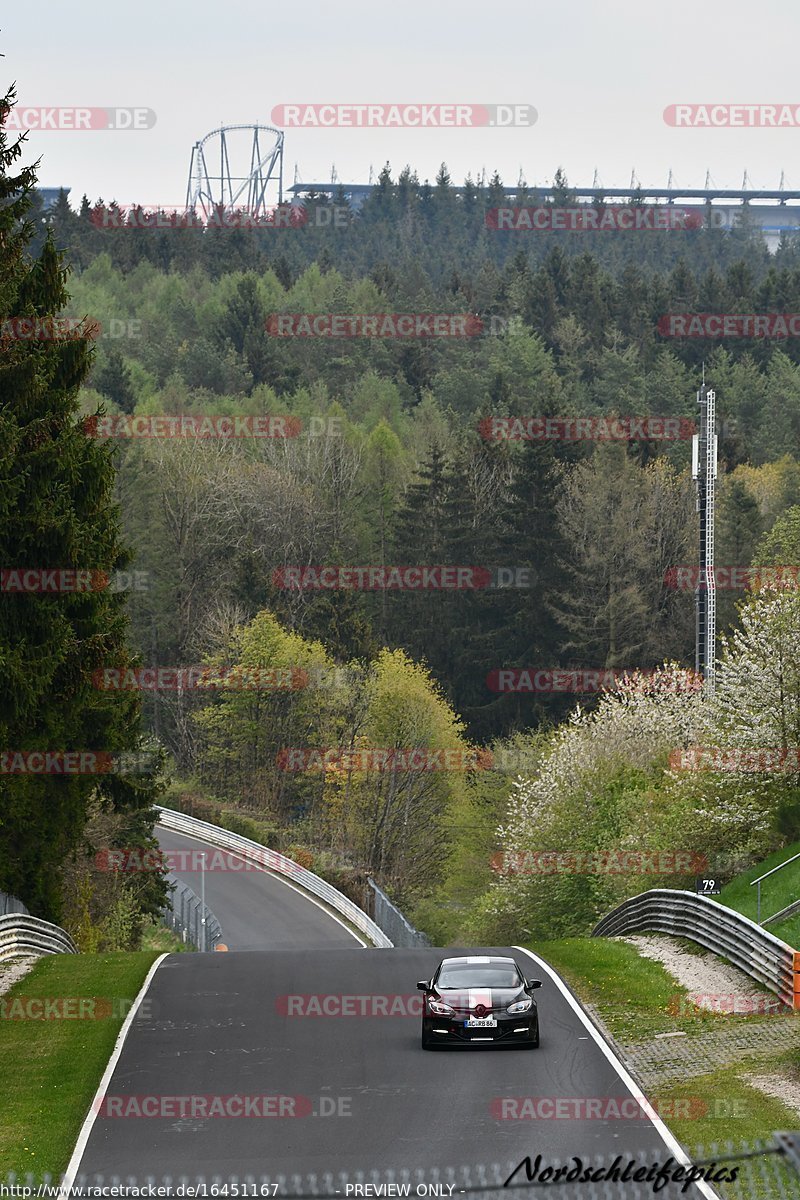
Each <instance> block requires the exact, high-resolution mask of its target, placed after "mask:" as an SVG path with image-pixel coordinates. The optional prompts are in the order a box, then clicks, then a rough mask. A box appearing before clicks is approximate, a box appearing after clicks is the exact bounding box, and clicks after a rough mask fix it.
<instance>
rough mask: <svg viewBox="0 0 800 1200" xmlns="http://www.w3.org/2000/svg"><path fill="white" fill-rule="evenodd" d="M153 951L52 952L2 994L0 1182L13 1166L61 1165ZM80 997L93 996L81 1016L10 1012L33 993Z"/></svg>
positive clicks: (38, 1171)
mask: <svg viewBox="0 0 800 1200" xmlns="http://www.w3.org/2000/svg"><path fill="white" fill-rule="evenodd" d="M156 957H157V955H156V954H155V953H154V952H140V953H135V954H127V953H115V954H75V955H73V954H52V955H48V956H47V957H46V958H42V959H40V960H39V962H38V963H37V964H36V966H35V967H34V968H33V970H32V971H31V972H30V973H29V974H28V975H26V976H25V978H24V979H21V980H20V981H19V983H17V984H15V985H14V987H12V988H11V989H10V990H9V991H8V992H6V993H4V995H3V997H2V1002H3V1007H2V1013H3V1017H4V1019H2V1020H0V1079H3V1080H5V1081H7V1085H8V1086H6V1087H4V1088H3V1092H4V1095H3V1119H2V1122H0V1180H5V1177H6V1175H7V1174H8V1173H9V1172H11V1171H13V1172H15V1173H17V1175H24V1174H26V1173H27V1172H31V1173H33V1174H34V1175H35V1176H37V1177H41V1176H42V1175H44V1174H46V1173H50V1174H51V1175H53V1176H58V1175H60V1174H61V1173H62V1172H63V1171H64V1169H65V1168H66V1166H67V1163H68V1162H69V1159H70V1155H71V1154H72V1150H73V1148H74V1145H75V1142H76V1140H77V1137H78V1133H79V1131H80V1127H81V1125H82V1123H83V1120H84V1117H85V1116H86V1113H87V1112H88V1109H89V1105H90V1104H91V1102H92V1098H93V1096H94V1094H95V1091H96V1090H97V1085H98V1083H99V1082H100V1079H101V1077H102V1074H103V1071H104V1070H105V1068H106V1065H107V1063H108V1060H109V1057H110V1055H111V1051H112V1049H113V1047H114V1042H115V1041H116V1038H117V1034H118V1033H119V1031H120V1028H121V1026H122V1022H123V1020H124V1018H125V1015H126V1013H127V1012H128V1011H129V1009H130V1007H131V1004H132V1003H133V1001H134V999H135V998H136V996H137V994H138V992H139V990H140V988H141V986H142V983H143V982H144V979H145V976H146V975H147V972H148V970H149V969H150V967H151V965H152V964H153V962H154V961H155V959H156ZM77 997H79V998H82V999H85V1000H93V1001H94V1003H93V1004H86V1005H84V1006H83V1012H84V1014H85V1015H84V1017H83V1019H80V1018H79V1019H74V1018H70V1017H61V1018H58V1017H54V1018H53V1019H49V1020H47V1019H30V1018H24V1017H22V1018H19V1017H18V1018H17V1019H15V1017H14V1014H15V1012H16V1013H18V1014H21V1013H24V1012H29V1011H30V1009H29V1007H28V1005H27V1001H28V1000H30V999H32V998H36V999H41V1000H45V1001H46V1000H54V999H56V998H57V999H59V1000H62V1001H66V1000H70V1001H72V1000H73V998H77ZM15 1000H17V1001H19V1002H20V1003H19V1004H17V1005H16V1006H14V1001H15ZM61 1011H62V1012H69V1011H71V1010H70V1009H66V1010H65V1009H63V1008H62V1010H61ZM106 1012H108V1013H109V1015H104V1014H105V1013H106ZM92 1014H94V1015H92ZM12 1080H13V1086H11V1081H12Z"/></svg>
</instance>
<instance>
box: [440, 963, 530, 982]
mask: <svg viewBox="0 0 800 1200" xmlns="http://www.w3.org/2000/svg"><path fill="white" fill-rule="evenodd" d="M521 983H522V978H521V976H520V973H519V971H518V970H517V968H516V967H515V966H514V964H513V963H486V964H485V965H482V966H476V965H475V964H474V963H463V964H461V965H454V966H449V967H442V971H441V974H440V975H439V978H438V979H437V981H436V986H437V987H439V988H480V987H490V988H491V987H497V988H510V987H519V986H520V985H521Z"/></svg>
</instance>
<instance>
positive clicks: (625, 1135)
mask: <svg viewBox="0 0 800 1200" xmlns="http://www.w3.org/2000/svg"><path fill="white" fill-rule="evenodd" d="M179 841H180V842H181V843H183V842H186V843H188V842H189V841H191V839H179V838H178V835H175V834H172V833H169V834H167V835H165V837H164V844H165V845H169V846H172V845H177V844H178V842H179ZM193 844H194V845H195V846H196V843H193ZM186 878H187V880H188V881H189V882H192V880H191V878H190V877H189V876H188V875H187V876H186ZM281 889H283V890H281ZM206 896H207V900H208V903H209V904H210V905H211V907H212V908H214V910H215V912H216V914H217V916H218V918H219V920H220V922H221V924H222V926H223V936H224V937H225V940H226V942H227V944H228V945H229V946H230V947H231V950H230V952H229V953H227V954H225V953H210V954H205V955H202V954H178V955H171V956H170V957H168V958H167V959H165V960H164V962H163V963H162V964H161V966H160V967H159V969H158V970H157V971H156V973H155V975H154V977H153V981H152V983H151V985H150V989H149V991H148V994H147V1001H148V1003H147V1004H146V1005H145V1006H144V1009H143V1012H142V1014H141V1015H140V1016H138V1017H137V1018H136V1019H135V1020H134V1022H133V1024H132V1026H131V1029H130V1032H129V1034H128V1037H127V1040H126V1041H125V1044H124V1047H123V1049H122V1053H121V1056H120V1058H119V1061H118V1063H117V1065H116V1069H115V1071H114V1074H113V1076H112V1078H111V1080H110V1083H109V1086H108V1089H107V1092H106V1100H105V1104H104V1107H103V1110H102V1111H101V1113H100V1114H99V1115H98V1117H97V1119H96V1121H95V1123H94V1125H93V1127H92V1129H91V1133H90V1135H89V1139H88V1143H87V1144H86V1148H85V1151H84V1153H83V1156H82V1160H81V1162H80V1165H79V1172H80V1175H81V1176H82V1177H84V1178H87V1177H88V1181H91V1180H92V1177H94V1176H97V1175H102V1176H103V1177H104V1178H105V1180H106V1182H108V1180H109V1178H110V1177H112V1176H117V1177H120V1179H121V1181H122V1182H123V1183H124V1182H125V1181H126V1179H127V1178H129V1177H136V1178H137V1179H138V1180H140V1181H143V1180H144V1179H145V1178H147V1177H155V1179H156V1180H158V1181H159V1182H160V1181H161V1180H162V1179H163V1178H164V1177H165V1176H168V1177H171V1179H172V1180H173V1181H175V1182H176V1181H177V1180H178V1179H179V1178H180V1177H181V1176H187V1177H189V1178H190V1179H194V1178H196V1177H198V1176H204V1177H205V1178H206V1179H207V1180H211V1178H212V1177H213V1176H221V1177H223V1178H224V1179H227V1178H229V1177H231V1176H235V1177H238V1179H239V1180H242V1179H243V1177H246V1176H248V1175H251V1176H254V1177H255V1178H256V1179H258V1178H259V1177H260V1176H269V1177H271V1178H273V1179H274V1178H275V1177H276V1176H277V1175H282V1174H283V1175H292V1174H302V1175H304V1176H305V1175H307V1174H309V1173H311V1172H316V1173H317V1174H319V1173H321V1172H332V1173H333V1174H334V1176H335V1175H336V1174H337V1173H338V1172H348V1173H350V1178H351V1179H352V1178H353V1174H352V1173H353V1172H356V1171H369V1170H372V1169H376V1170H378V1171H380V1172H385V1171H386V1170H388V1169H394V1170H402V1169H408V1170H412V1171H414V1170H416V1169H420V1168H421V1169H425V1170H427V1169H430V1168H434V1167H459V1166H461V1165H463V1164H468V1165H473V1166H474V1165H475V1164H478V1163H487V1164H488V1163H493V1162H500V1163H503V1164H506V1163H509V1162H513V1163H517V1162H519V1161H520V1160H521V1159H522V1158H523V1157H524V1156H525V1155H527V1154H530V1155H531V1156H532V1157H534V1156H535V1155H536V1154H541V1155H542V1156H543V1158H544V1160H545V1162H547V1163H550V1164H554V1165H557V1164H559V1163H563V1162H567V1161H568V1160H569V1159H570V1158H571V1157H572V1156H574V1155H580V1156H582V1157H583V1159H584V1161H585V1162H588V1161H590V1160H591V1159H592V1158H594V1157H595V1156H599V1155H605V1156H613V1155H615V1154H621V1155H622V1156H623V1157H624V1158H628V1157H635V1158H636V1159H637V1160H638V1161H637V1164H636V1165H637V1166H641V1165H649V1164H651V1163H653V1162H656V1161H660V1162H664V1161H666V1159H667V1158H668V1156H669V1153H670V1150H669V1148H668V1147H667V1146H665V1143H664V1141H663V1139H662V1137H661V1135H660V1134H659V1131H658V1129H657V1128H656V1127H655V1125H654V1124H653V1123H652V1122H651V1121H650V1120H648V1119H647V1118H646V1117H644V1118H643V1117H642V1116H641V1115H636V1116H635V1117H631V1116H630V1115H626V1116H623V1117H618V1118H615V1119H608V1118H605V1119H603V1118H597V1117H595V1118H593V1117H592V1116H591V1115H587V1114H586V1112H585V1111H582V1112H579V1113H578V1114H577V1115H575V1116H573V1117H572V1119H564V1118H563V1117H562V1118H561V1119H556V1118H552V1119H542V1117H539V1119H535V1120H531V1119H526V1120H519V1119H516V1120H515V1119H503V1118H502V1115H501V1114H502V1113H503V1111H504V1109H503V1100H504V1099H506V1100H507V1099H508V1098H512V1099H513V1098H521V1097H538V1098H540V1100H541V1098H545V1099H546V1100H548V1101H549V1100H552V1099H554V1098H562V1099H568V1100H572V1101H579V1100H583V1101H586V1099H587V1098H593V1099H595V1100H598V1101H602V1100H603V1098H614V1099H617V1100H619V1101H620V1102H622V1101H623V1100H628V1101H630V1099H631V1093H630V1092H629V1090H628V1088H627V1087H626V1085H625V1083H624V1082H623V1081H622V1080H621V1079H620V1077H619V1076H618V1074H617V1071H616V1070H615V1067H614V1065H613V1063H612V1062H611V1061H609V1059H608V1058H607V1057H606V1055H605V1054H604V1053H603V1050H602V1049H601V1047H600V1046H599V1045H598V1044H597V1042H596V1041H595V1040H594V1039H593V1038H592V1037H591V1036H590V1033H589V1030H588V1029H587V1028H586V1025H585V1024H584V1023H583V1021H582V1020H581V1018H580V1016H579V1015H578V1013H577V1012H576V1011H575V1008H574V1007H573V1005H572V1004H571V1003H570V1002H569V1001H568V999H567V998H566V997H565V995H564V994H563V993H562V991H561V990H560V989H559V988H558V986H557V984H556V983H555V982H554V981H553V980H552V978H551V977H550V976H549V975H548V974H547V973H546V972H544V971H543V970H542V969H541V968H537V966H536V964H535V962H533V961H532V960H531V959H530V958H527V957H526V956H525V955H524V954H521V953H519V952H515V951H513V950H510V951H509V950H506V951H505V952H506V953H517V955H518V957H519V959H520V962H521V965H523V969H524V970H525V971H526V973H527V974H528V975H529V976H534V977H539V978H542V979H544V981H545V982H544V986H543V987H542V988H541V989H540V991H539V992H538V993H537V996H538V998H539V999H538V1002H539V1011H540V1023H541V1029H542V1042H541V1046H540V1048H539V1049H536V1050H529V1049H516V1048H509V1049H497V1050H496V1049H492V1048H486V1049H484V1048H477V1047H472V1048H470V1049H467V1050H461V1049H456V1050H444V1051H436V1052H428V1053H426V1052H424V1051H423V1050H421V1048H420V1044H419V1017H418V1015H416V1014H417V1013H418V1005H419V999H418V996H419V994H418V993H417V992H416V990H415V985H416V981H417V980H418V979H422V978H427V977H429V976H430V974H431V973H432V970H433V968H434V966H435V965H436V963H437V961H438V959H439V958H440V957H441V951H439V950H435V949H431V950H427V949H422V950H419V949H417V950H402V949H393V950H373V949H363V948H360V947H359V946H358V945H357V944H356V942H355V940H354V939H353V938H352V937H351V935H349V934H348V933H346V932H345V930H343V929H342V928H341V926H339V925H337V924H336V923H335V922H334V921H332V920H331V919H330V918H329V917H328V916H327V915H326V914H325V913H324V912H323V911H321V910H320V909H318V908H316V907H315V906H313V905H311V904H309V903H308V902H307V901H306V900H304V899H303V898H302V897H301V896H299V895H298V894H297V893H295V892H293V891H291V890H290V889H288V888H286V887H285V885H284V884H282V883H281V882H280V881H279V880H276V879H274V878H272V877H270V876H268V875H261V873H259V872H252V871H249V872H243V873H241V874H236V873H228V872H221V873H219V874H218V875H217V876H216V877H215V876H214V875H212V874H211V873H208V874H207V886H206ZM304 905H305V908H304V907H303V906H304ZM273 909H274V911H273ZM248 923H249V928H248ZM246 945H258V946H262V947H265V948H263V949H258V950H252V951H243V950H242V951H238V952H237V947H239V946H246ZM289 947H291V948H289ZM471 951H472V952H473V953H474V952H476V951H475V950H474V948H471ZM454 952H457V951H454ZM309 997H313V998H314V999H311V1000H309ZM325 997H329V998H332V999H329V1000H327V1001H326V1000H325V999H324V998H325ZM342 997H355V999H354V1000H352V1001H349V1002H348V1003H349V1005H350V1008H351V1010H352V1012H353V1015H314V1013H315V1012H316V1013H318V1014H319V1013H320V1012H324V1007H323V1006H327V1008H328V1011H331V1009H333V1010H336V1011H337V1012H338V1011H339V1009H340V1008H341V1007H342V999H341V998H342ZM370 997H380V998H383V997H390V999H389V1000H386V1001H383V1000H380V1001H377V1002H376V1001H375V1000H373V999H370ZM391 997H397V998H398V999H395V1000H392V999H391ZM382 1005H385V1006H386V1011H387V1015H373V1014H374V1013H376V1012H377V1013H380V1008H381V1006H382ZM392 1006H394V1008H395V1009H396V1011H397V1014H398V1015H390V1014H391V1009H392ZM345 1007H347V1005H345ZM363 1009H366V1012H363V1011H362V1010H363ZM211 1096H215V1097H232V1096H238V1097H254V1096H259V1097H264V1096H268V1097H276V1098H277V1097H284V1099H283V1100H282V1101H281V1100H278V1099H275V1100H274V1101H270V1102H269V1103H270V1105H271V1106H272V1107H271V1110H270V1111H272V1112H274V1113H275V1115H270V1116H242V1117H240V1118H239V1119H236V1118H235V1117H233V1116H227V1117H223V1116H220V1117H216V1116H208V1115H206V1116H202V1115H201V1116H197V1115H195V1116H192V1115H190V1114H189V1113H188V1112H186V1113H184V1115H183V1116H181V1113H180V1112H178V1111H173V1112H172V1113H171V1114H170V1115H159V1116H144V1115H143V1116H135V1115H128V1116H123V1115H110V1114H111V1113H114V1112H116V1113H121V1112H122V1111H123V1108H128V1109H129V1112H130V1108H129V1099H128V1098H130V1097H136V1098H138V1099H137V1101H135V1102H134V1109H133V1111H134V1112H135V1111H136V1107H137V1106H141V1101H142V1098H144V1097H211ZM151 1103H152V1102H151ZM159 1103H160V1102H159ZM505 1111H506V1112H508V1111H509V1110H508V1107H506V1108H505ZM281 1114H282V1115H281ZM520 1181H521V1179H520ZM337 1186H339V1184H338V1183H337ZM412 1194H413V1189H412ZM543 1194H547V1191H546V1189H545V1190H544V1191H540V1190H539V1189H536V1190H535V1193H534V1195H536V1196H539V1195H543ZM556 1194H557V1195H558V1196H559V1197H561V1196H564V1195H566V1194H567V1193H566V1192H565V1191H563V1190H562V1189H559V1190H558V1192H557V1193H556ZM569 1194H570V1195H572V1194H574V1195H575V1197H576V1198H577V1197H587V1198H588V1197H590V1196H592V1197H593V1196H595V1195H598V1196H599V1195H604V1196H605V1195H609V1196H610V1195H614V1196H617V1195H620V1196H627V1195H633V1194H634V1192H632V1191H625V1190H623V1191H616V1190H615V1191H614V1192H611V1191H609V1192H605V1191H603V1192H599V1191H598V1192H595V1191H594V1189H593V1188H592V1191H591V1192H589V1191H588V1190H587V1189H586V1187H585V1185H584V1186H581V1185H580V1184H575V1185H574V1192H573V1191H570V1193H569ZM635 1194H637V1195H639V1194H644V1193H639V1192H638V1191H637V1192H636V1193H635ZM648 1194H652V1193H651V1192H649V1190H648ZM658 1194H659V1195H660V1196H661V1197H673V1196H677V1195H680V1194H683V1195H686V1196H689V1197H693V1198H698V1197H700V1196H701V1195H705V1196H709V1195H712V1193H711V1192H709V1191H707V1190H706V1191H703V1192H701V1191H700V1190H698V1189H697V1187H696V1186H695V1185H691V1186H690V1187H689V1188H688V1190H687V1191H686V1192H684V1193H681V1192H680V1185H678V1184H674V1185H669V1186H667V1187H666V1188H664V1189H663V1190H662V1191H660V1192H659V1193H658ZM342 1195H344V1193H342ZM445 1195H447V1193H445Z"/></svg>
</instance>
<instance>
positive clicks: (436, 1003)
mask: <svg viewBox="0 0 800 1200" xmlns="http://www.w3.org/2000/svg"><path fill="white" fill-rule="evenodd" d="M428 1008H429V1009H430V1010H431V1012H432V1013H436V1016H437V1017H454V1016H455V1015H456V1014H455V1011H454V1010H453V1009H452V1008H451V1007H450V1005H449V1004H445V1002H444V1000H434V998H433V996H428Z"/></svg>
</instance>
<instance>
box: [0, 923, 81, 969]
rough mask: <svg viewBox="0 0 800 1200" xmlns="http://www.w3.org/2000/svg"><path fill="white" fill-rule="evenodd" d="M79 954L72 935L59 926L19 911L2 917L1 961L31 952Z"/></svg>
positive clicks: (0, 932) (39, 953) (35, 953)
mask: <svg viewBox="0 0 800 1200" xmlns="http://www.w3.org/2000/svg"><path fill="white" fill-rule="evenodd" d="M77 953H78V947H77V946H76V945H75V943H74V942H73V940H72V938H71V937H70V936H69V934H68V933H65V931H64V930H63V929H59V927H58V925H51V924H50V922H49V921H40V920H39V918H38V917H28V916H22V915H20V914H18V913H9V914H8V916H5V917H0V962H5V961H6V960H7V959H9V958H20V957H22V956H27V955H41V954H77Z"/></svg>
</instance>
